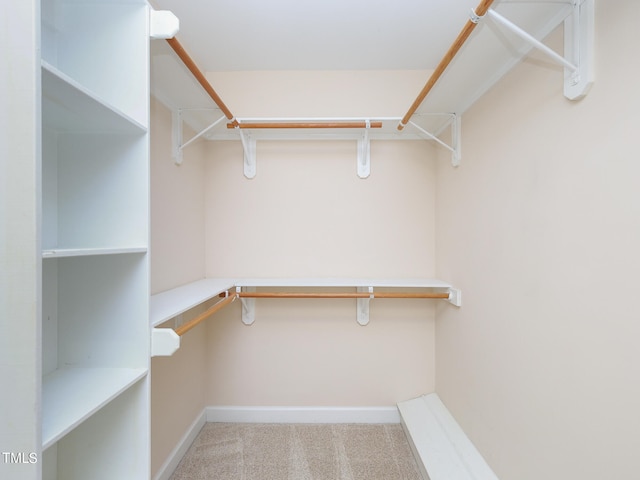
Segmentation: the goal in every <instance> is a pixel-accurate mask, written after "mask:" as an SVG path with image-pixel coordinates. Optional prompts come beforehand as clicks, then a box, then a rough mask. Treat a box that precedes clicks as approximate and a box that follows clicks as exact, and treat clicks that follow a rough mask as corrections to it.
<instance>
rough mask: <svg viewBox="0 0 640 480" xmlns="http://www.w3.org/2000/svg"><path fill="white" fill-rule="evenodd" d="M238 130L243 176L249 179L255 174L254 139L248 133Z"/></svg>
mask: <svg viewBox="0 0 640 480" xmlns="http://www.w3.org/2000/svg"><path fill="white" fill-rule="evenodd" d="M238 132H239V133H240V141H241V142H242V149H243V150H244V176H245V177H247V178H249V179H250V178H253V177H255V176H256V170H257V164H256V139H255V138H252V137H251V134H250V133H248V132H245V131H243V130H241V129H238Z"/></svg>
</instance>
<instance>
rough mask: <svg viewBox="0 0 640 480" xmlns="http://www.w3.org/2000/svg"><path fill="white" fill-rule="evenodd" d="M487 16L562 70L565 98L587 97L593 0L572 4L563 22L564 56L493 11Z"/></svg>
mask: <svg viewBox="0 0 640 480" xmlns="http://www.w3.org/2000/svg"><path fill="white" fill-rule="evenodd" d="M487 15H488V16H489V18H491V19H492V20H493V21H494V22H496V23H497V24H500V25H502V26H503V27H505V28H507V29H508V30H510V31H511V32H512V33H514V34H515V35H517V36H519V37H520V38H522V39H523V40H525V41H526V42H528V43H529V44H530V45H531V46H533V47H535V48H537V49H538V50H540V51H541V52H543V53H545V54H546V55H547V56H548V57H549V58H550V59H551V60H553V61H554V62H556V63H558V64H559V65H562V66H563V67H564V72H565V73H564V96H565V97H567V98H568V99H569V100H578V99H580V98H582V97H584V96H585V95H586V94H587V92H588V91H589V89H590V88H591V85H592V84H593V36H594V0H573V13H572V14H571V15H570V16H569V17H567V18H566V19H565V21H564V56H562V55H560V54H558V53H556V52H555V51H554V50H552V49H551V48H549V47H547V46H546V45H545V44H544V43H542V42H541V41H539V40H538V39H537V38H535V37H534V36H532V35H530V34H529V33H527V32H525V31H524V30H523V29H521V28H520V27H519V26H517V25H515V24H514V23H513V22H511V21H510V20H508V19H506V18H505V17H503V16H502V15H500V14H499V13H497V12H496V11H495V10H493V9H491V8H490V9H489V10H488V11H487Z"/></svg>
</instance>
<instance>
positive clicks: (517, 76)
mask: <svg viewBox="0 0 640 480" xmlns="http://www.w3.org/2000/svg"><path fill="white" fill-rule="evenodd" d="M596 10H597V11H596V27H597V28H596V30H597V38H596V52H595V55H596V62H597V70H596V73H597V81H596V84H595V85H594V87H593V89H592V91H591V93H590V94H589V95H588V96H587V97H586V98H585V99H583V100H582V101H580V102H577V103H572V102H569V101H568V100H566V99H564V97H563V96H562V90H561V89H562V74H561V72H560V71H559V70H558V69H557V68H555V67H552V66H550V65H548V63H547V62H545V61H538V60H536V61H528V62H525V63H524V64H523V65H521V66H519V67H518V68H517V69H516V70H515V71H513V72H512V73H511V74H510V75H508V76H507V77H506V78H505V79H504V80H503V81H502V82H500V83H499V84H498V85H496V86H495V87H494V88H493V90H492V91H491V92H490V93H489V94H488V95H486V96H485V97H484V98H483V99H481V101H480V102H479V103H478V104H476V106H475V107H473V108H472V109H471V110H470V111H469V112H468V113H467V114H465V115H464V118H463V152H464V157H463V159H462V165H461V166H460V167H459V168H458V169H451V168H449V167H448V166H447V165H446V164H444V163H440V164H438V179H437V189H438V196H437V222H436V232H437V249H436V251H437V257H436V258H437V273H438V276H439V277H442V278H445V279H447V280H448V281H451V282H453V283H454V284H456V285H458V286H459V287H461V289H462V291H463V299H464V302H463V307H462V308H461V309H460V310H454V309H445V308H442V309H440V308H439V309H438V313H437V331H436V335H437V337H436V338H437V342H436V351H437V356H436V358H437V362H436V363H437V378H436V390H437V392H438V393H439V395H440V396H441V398H442V399H443V401H444V403H445V404H446V405H447V406H448V407H449V408H450V409H451V411H452V413H453V414H454V416H455V417H456V418H457V420H458V421H459V422H460V423H461V424H462V426H463V428H464V429H465V431H466V432H467V433H468V434H469V436H470V437H471V439H472V440H473V441H474V442H475V443H476V445H477V446H478V447H479V448H480V450H481V451H482V453H483V454H484V455H485V456H486V458H487V459H488V461H489V463H490V464H491V465H492V467H493V468H494V470H495V471H496V473H497V474H498V476H499V477H500V478H501V479H502V480H533V479H539V478H545V479H549V480H551V479H557V480H567V479H581V480H591V479H593V480H595V479H602V478H633V477H635V476H637V475H638V459H637V457H638V452H639V451H640V433H639V432H640V413H639V412H640V410H639V409H638V405H640V382H638V379H639V378H640V349H639V348H638V345H637V341H638V338H640V322H639V321H638V320H639V317H638V311H639V307H640V304H639V301H638V298H639V297H638V293H637V290H638V285H639V281H638V272H640V249H639V248H638V239H639V238H640V188H639V187H638V179H639V178H640V163H639V162H638V153H637V145H636V139H637V136H638V134H637V129H638V126H639V125H640V95H639V94H638V89H637V85H636V83H637V82H635V80H634V79H636V78H638V75H639V74H640V61H638V54H637V46H638V45H640V35H639V34H638V29H637V28H636V26H635V19H634V18H635V13H636V10H637V2H635V1H633V0H616V1H608V2H597V7H596ZM551 44H552V45H553V46H554V47H555V48H556V49H558V50H561V32H557V33H556V34H554V36H553V39H552V42H551ZM536 59H541V57H538V56H536Z"/></svg>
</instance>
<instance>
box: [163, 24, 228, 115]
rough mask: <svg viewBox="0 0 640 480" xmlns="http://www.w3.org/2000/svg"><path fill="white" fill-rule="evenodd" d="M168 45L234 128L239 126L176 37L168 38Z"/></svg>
mask: <svg viewBox="0 0 640 480" xmlns="http://www.w3.org/2000/svg"><path fill="white" fill-rule="evenodd" d="M167 43H168V44H169V45H170V46H171V48H173V51H174V52H176V54H177V55H178V57H180V60H182V63H184V64H185V66H186V67H187V68H188V69H189V71H190V72H191V73H192V74H193V76H194V77H195V78H196V80H197V81H198V83H200V85H202V88H204V89H205V91H206V92H207V93H208V94H209V96H210V97H211V99H212V100H213V101H214V102H215V104H216V105H217V106H218V107H219V108H220V110H222V113H224V115H225V117H227V118H228V119H229V120H230V121H231V124H232V125H233V126H237V125H238V121H237V120H236V118H235V117H234V116H233V114H232V113H231V111H230V110H229V109H228V108H227V106H226V105H225V104H224V102H223V101H222V99H221V98H220V96H219V95H218V94H217V93H216V91H215V90H214V89H213V87H212V86H211V84H210V83H209V81H208V80H207V78H206V77H205V76H204V74H203V73H202V72H201V71H200V69H199V68H198V66H197V65H196V63H195V62H194V61H193V60H192V59H191V57H190V56H189V54H188V53H187V52H186V50H185V49H184V48H183V47H182V45H181V44H180V42H179V41H178V40H177V39H176V38H175V37H173V38H168V39H167Z"/></svg>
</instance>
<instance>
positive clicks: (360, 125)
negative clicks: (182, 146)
mask: <svg viewBox="0 0 640 480" xmlns="http://www.w3.org/2000/svg"><path fill="white" fill-rule="evenodd" d="M236 127H238V128H253V129H259V128H367V122H251V123H250V122H247V123H238V124H237V125H234V124H233V123H227V128H236ZM369 127H370V128H382V122H369Z"/></svg>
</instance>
